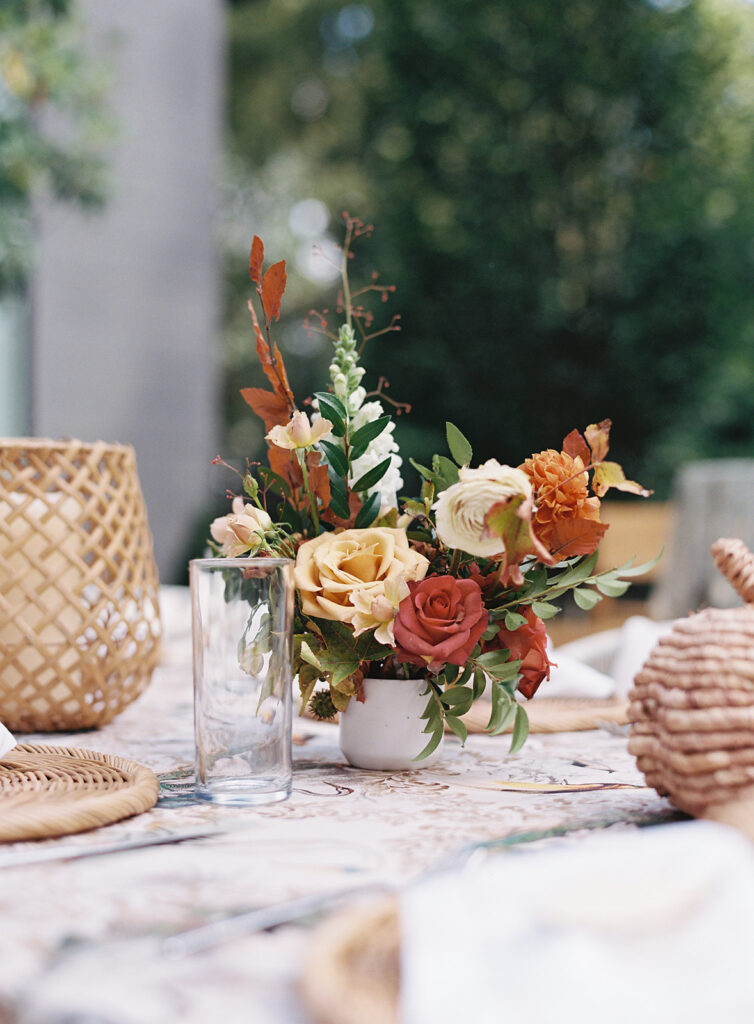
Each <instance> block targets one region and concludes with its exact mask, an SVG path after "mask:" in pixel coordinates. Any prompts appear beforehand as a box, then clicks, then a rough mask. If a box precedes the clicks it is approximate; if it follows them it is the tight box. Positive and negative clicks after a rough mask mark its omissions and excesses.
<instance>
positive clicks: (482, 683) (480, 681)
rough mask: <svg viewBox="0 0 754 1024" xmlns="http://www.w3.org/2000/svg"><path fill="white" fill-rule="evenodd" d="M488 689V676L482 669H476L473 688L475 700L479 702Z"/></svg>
mask: <svg viewBox="0 0 754 1024" xmlns="http://www.w3.org/2000/svg"><path fill="white" fill-rule="evenodd" d="M486 689H487V676H486V675H485V674H484V671H483V670H482V669H481V668H475V669H474V684H473V686H472V692H473V694H474V700H479V698H480V697H481V696H482V694H483V693H484V691H485V690H486Z"/></svg>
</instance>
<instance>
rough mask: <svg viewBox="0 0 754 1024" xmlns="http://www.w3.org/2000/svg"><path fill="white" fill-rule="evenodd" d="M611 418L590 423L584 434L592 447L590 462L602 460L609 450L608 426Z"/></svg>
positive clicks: (610, 425) (610, 423)
mask: <svg viewBox="0 0 754 1024" xmlns="http://www.w3.org/2000/svg"><path fill="white" fill-rule="evenodd" d="M612 425H613V424H612V420H601V421H600V422H599V423H591V424H590V425H589V426H588V427H587V428H586V430H585V431H584V434H585V436H586V440H587V443H588V445H589V447H590V448H591V449H592V462H593V463H595V464H597V463H599V462H602V461H603V460H604V459H605V458H606V457H607V453H608V452H609V450H610V428H611V427H612Z"/></svg>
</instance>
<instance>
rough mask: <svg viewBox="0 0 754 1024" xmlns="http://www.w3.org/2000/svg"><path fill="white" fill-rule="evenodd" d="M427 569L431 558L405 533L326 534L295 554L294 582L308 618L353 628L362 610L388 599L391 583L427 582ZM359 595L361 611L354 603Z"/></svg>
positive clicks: (381, 530) (376, 529) (376, 530)
mask: <svg viewBox="0 0 754 1024" xmlns="http://www.w3.org/2000/svg"><path fill="white" fill-rule="evenodd" d="M428 568H429V562H428V560H427V559H426V558H425V557H424V556H423V555H420V554H419V553H418V552H416V551H414V550H413V549H412V548H411V547H410V546H409V543H408V538H407V537H406V533H405V531H404V530H399V529H391V528H389V527H373V528H372V529H367V530H343V532H342V533H323V534H321V536H319V537H315V538H314V540H308V541H306V542H305V543H304V544H302V545H301V547H300V548H299V549H298V554H297V555H296V570H295V579H296V586H297V588H298V591H299V594H300V596H301V608H302V611H303V612H304V614H305V615H312V616H314V617H315V618H320V619H337V620H338V621H340V622H348V623H351V624H353V622H354V619H355V617H356V615H358V614H359V608H362V609H363V608H365V607H366V605H368V606H369V608H370V609H371V607H372V606H373V602H374V601H375V600H377V599H378V598H381V597H384V596H385V584H386V583H387V582H388V581H393V580H395V579H396V578H397V577H399V576H402V577H403V579H405V580H422V579H424V576H425V575H426V572H427V569H428ZM357 594H358V595H360V598H361V600H359V604H358V607H357V605H355V604H354V603H353V600H352V597H354V596H355V595H357ZM362 614H363V612H362ZM375 625H376V623H375Z"/></svg>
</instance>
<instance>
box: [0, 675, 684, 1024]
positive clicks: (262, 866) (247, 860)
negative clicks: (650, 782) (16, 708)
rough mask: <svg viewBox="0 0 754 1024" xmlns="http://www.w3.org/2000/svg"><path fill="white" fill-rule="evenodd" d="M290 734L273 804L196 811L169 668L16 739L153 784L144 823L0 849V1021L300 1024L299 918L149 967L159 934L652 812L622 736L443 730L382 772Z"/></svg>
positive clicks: (333, 730)
mask: <svg viewBox="0 0 754 1024" xmlns="http://www.w3.org/2000/svg"><path fill="white" fill-rule="evenodd" d="M294 733H295V736H294V743H295V746H294V751H295V774H294V783H293V794H292V796H291V798H290V799H289V800H288V801H286V802H284V803H281V804H277V805H272V806H269V807H262V808H254V809H251V808H250V809H246V808H220V807H216V806H213V805H209V804H206V803H202V802H199V801H196V800H195V799H194V797H193V795H192V793H191V790H190V787H187V786H186V784H185V777H186V776H187V774H189V773H190V772H191V766H192V760H193V734H192V689H191V676H190V669H189V668H187V667H186V666H185V665H182V666H181V665H165V666H163V667H161V668H160V669H159V670H158V671H157V672H156V673H155V676H154V678H153V681H152V684H151V686H150V687H149V689H148V690H147V692H146V693H145V694H144V695H143V696H142V697H141V698H140V699H139V700H138V701H137V702H136V703H135V704H133V705H132V706H131V707H130V708H128V709H127V710H126V711H125V712H124V713H123V714H122V715H120V717H119V718H117V719H116V721H115V722H113V723H112V724H111V725H109V726H107V727H106V728H103V729H100V730H97V731H93V732H87V733H79V734H74V735H70V736H65V737H58V736H55V737H49V736H47V737H45V736H34V737H23V739H24V740H26V741H28V742H45V741H46V742H55V743H57V742H68V743H70V744H71V745H76V746H80V747H85V748H90V749H95V750H100V751H104V752H108V753H113V754H121V755H124V756H127V757H129V758H132V759H133V760H136V761H139V762H141V763H143V764H145V765H148V766H149V767H150V768H152V769H153V770H154V771H155V772H156V773H157V774H158V775H159V776H160V779H161V781H162V783H163V795H162V796H161V798H160V801H159V803H158V805H157V807H155V808H154V809H153V810H152V811H151V812H149V813H147V814H143V815H141V816H139V817H137V818H133V819H131V820H128V821H124V822H120V823H118V824H116V825H112V826H109V827H107V828H102V829H99V830H97V831H95V832H90V833H87V834H82V835H79V836H71V837H68V838H64V839H59V840H52V841H45V842H38V843H16V844H11V845H5V846H0V1021H3V1016H4V1014H5V1016H6V1017H7V1019H8V1020H10V1021H12V1022H14V1024H15V1022H16V1021H19V1022H23V1024H42V1022H44V1024H63V1022H67V1024H84V1022H86V1024H105V1022H107V1024H137V1022H138V1024H152V1022H154V1024H170V1022H173V1021H175V1022H178V1021H180V1022H183V1024H193V1022H194V1021H196V1022H200V1021H201V1022H202V1024H205V1022H207V1021H223V1022H224V1024H234V1022H236V1021H251V1022H254V1024H256V1022H259V1024H305V1022H306V1020H307V1017H306V1014H305V1011H304V1009H303V1007H302V1006H301V1004H300V1001H299V999H298V997H297V990H296V979H297V976H298V975H299V973H300V969H301V964H302V962H303V960H304V958H305V955H306V950H307V942H308V941H309V939H310V937H311V934H312V933H311V922H310V921H308V922H298V923H294V924H289V925H286V926H282V927H279V928H277V929H275V930H273V931H267V932H262V933H257V934H252V935H246V936H243V937H241V938H237V939H234V940H233V941H231V942H227V943H224V944H222V945H219V946H216V947H214V948H210V949H208V950H206V951H204V952H202V953H194V954H192V955H190V956H186V955H184V956H175V955H169V953H168V951H167V948H166V946H165V945H164V944H162V940H163V939H164V938H165V937H166V936H168V935H170V934H171V933H173V932H177V931H181V930H183V929H188V928H193V927H195V926H197V925H200V924H202V923H205V922H209V921H213V920H216V919H218V918H221V917H224V916H226V915H233V914H238V913H240V912H244V911H247V910H249V909H252V908H255V907H262V906H266V905H269V904H272V903H274V902H276V901H280V900H286V899H290V898H294V897H299V896H303V895H306V894H315V893H325V892H329V891H332V890H336V889H340V888H344V889H345V888H348V889H351V888H353V890H354V893H356V891H357V890H358V889H359V888H360V887H363V886H366V885H368V884H369V883H374V882H377V883H385V884H386V885H389V886H392V885H398V886H403V885H406V884H408V883H410V882H411V881H412V879H416V878H417V877H418V876H419V875H420V874H421V873H423V872H426V871H428V870H431V869H432V868H433V867H434V866H436V865H438V864H440V863H441V862H442V861H443V860H446V859H447V858H448V857H449V856H451V855H452V854H453V851H456V850H458V849H459V848H460V847H463V846H464V845H465V844H469V843H472V842H477V841H481V840H487V839H492V838H496V837H502V836H505V835H508V834H510V833H512V832H518V831H521V830H526V831H528V830H540V829H542V830H544V829H549V828H552V827H557V826H563V825H567V826H569V827H571V828H573V829H576V830H579V829H584V828H588V827H594V826H595V825H608V824H609V823H611V822H612V823H618V824H615V825H613V827H615V828H626V827H629V828H631V827H635V824H632V823H635V822H636V821H637V820H639V819H642V818H647V817H655V818H660V819H661V818H662V817H663V816H669V810H668V806H667V804H666V803H665V802H664V801H663V800H661V799H660V798H659V797H658V796H657V795H656V794H655V793H654V791H652V790H649V789H646V788H645V787H644V785H643V779H642V777H641V775H640V774H639V773H638V772H637V770H636V767H635V765H634V762H633V759H632V758H631V757H629V755H628V753H627V751H626V742H625V738H624V737H623V736H621V735H615V734H612V733H610V732H607V731H595V732H589V733H570V734H558V735H550V736H531V737H530V738H529V740H528V742H527V744H526V745H525V747H524V749H523V750H522V751H521V752H520V753H519V754H517V755H516V756H514V757H509V756H507V748H508V744H509V740H508V739H507V738H505V737H495V738H493V737H489V736H472V737H470V738H469V740H468V742H467V744H466V746H465V748H461V746H460V744H459V743H458V741H457V740H456V739H455V738H449V739H447V740H446V752H445V755H444V758H443V760H442V762H441V763H440V764H438V765H437V766H436V767H434V768H432V769H424V770H421V771H416V772H407V773H396V774H393V775H389V774H383V773H379V772H367V771H360V770H357V769H354V768H350V767H348V766H347V765H346V764H345V762H344V759H343V757H342V755H341V754H340V751H339V749H338V735H337V727H336V726H333V725H328V724H324V723H310V722H308V721H305V720H301V719H298V720H297V721H296V722H295V725H294ZM203 830H205V831H206V832H207V835H206V836H205V837H204V838H201V839H192V840H187V841H185V842H183V843H180V844H177V843H173V844H168V845H157V846H151V847H149V848H144V849H135V850H130V851H128V852H118V853H110V854H107V855H104V854H103V855H98V856H92V857H86V858H80V859H69V860H62V859H58V860H54V861H49V862H41V863H39V862H38V863H33V864H32V863H25V861H28V859H29V858H30V857H32V856H33V857H38V856H39V853H40V851H52V852H53V853H57V854H60V855H61V856H62V855H63V854H64V853H67V852H69V851H80V850H82V849H84V848H85V849H87V850H96V849H97V848H98V847H101V846H103V845H105V844H110V843H112V842H115V841H122V840H125V839H128V838H138V837H143V836H168V837H170V836H175V837H178V836H180V835H181V834H184V833H195V832H198V831H203ZM577 838H578V835H577ZM3 1024H4V1021H3Z"/></svg>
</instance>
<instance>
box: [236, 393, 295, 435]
mask: <svg viewBox="0 0 754 1024" xmlns="http://www.w3.org/2000/svg"><path fill="white" fill-rule="evenodd" d="M241 397H242V398H243V400H244V402H246V404H247V405H250V406H251V408H252V409H253V410H254V412H255V413H256V414H257V416H259V417H260V419H262V420H264V428H265V430H268V431H269V430H272V428H273V427H276V426H278V425H279V424H282V425H284V424H286V423H287V422H288V420H289V419H290V407H289V405H288V402H287V401H286V399H285V398H281V397H280V395H276V394H275V392H274V391H267V390H265V388H241Z"/></svg>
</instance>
